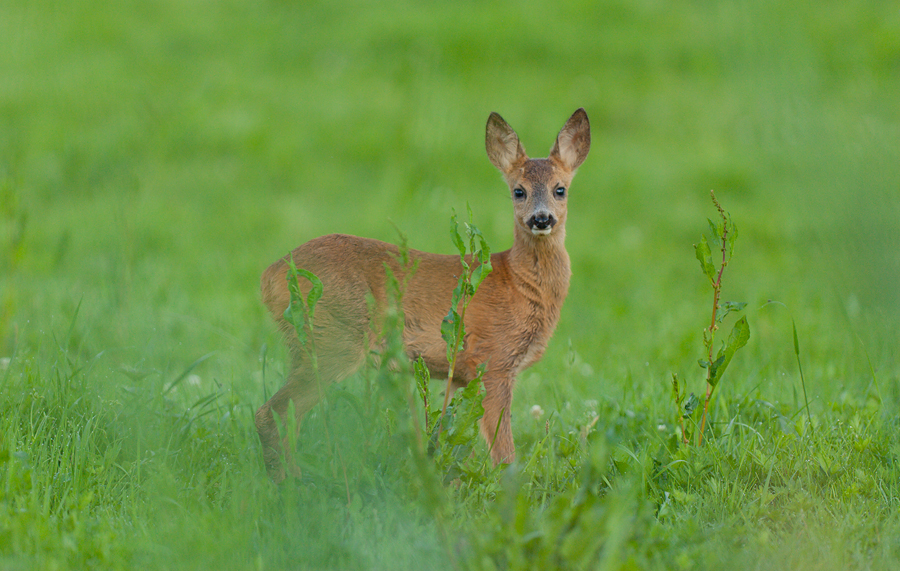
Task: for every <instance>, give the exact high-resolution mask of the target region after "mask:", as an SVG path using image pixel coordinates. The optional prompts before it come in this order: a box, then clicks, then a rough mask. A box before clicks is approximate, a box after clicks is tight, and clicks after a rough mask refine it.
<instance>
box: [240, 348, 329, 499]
mask: <svg viewBox="0 0 900 571" xmlns="http://www.w3.org/2000/svg"><path fill="white" fill-rule="evenodd" d="M319 384H320V382H319V380H317V379H316V374H315V371H313V370H312V369H311V368H310V367H308V366H306V365H305V364H295V366H294V367H293V368H292V370H291V372H290V374H289V375H288V380H287V382H286V383H285V384H284V386H283V387H281V389H280V390H279V391H278V392H277V393H275V394H274V395H273V396H272V398H270V399H269V400H268V401H267V402H266V403H265V404H263V405H262V406H261V407H259V410H257V411H256V419H255V420H256V431H257V433H258V434H259V441H260V443H261V444H262V452H263V461H264V462H265V466H266V471H267V472H268V473H269V477H270V478H271V479H272V480H273V481H274V482H275V483H276V484H277V483H279V482H281V481H282V480H284V478H285V464H286V465H287V468H288V469H289V470H290V471H291V474H292V475H293V476H298V477H299V475H300V474H299V470H298V469H297V468H296V466H295V465H294V463H293V461H292V459H291V451H290V446H289V439H288V436H287V434H289V433H290V432H291V431H293V432H294V439H295V440H296V437H297V434H298V433H299V431H300V421H301V419H302V418H303V416H304V415H305V414H306V413H307V412H309V410H310V409H311V408H312V407H313V406H315V405H316V403H318V402H319V401H320V400H321V399H322V396H323V391H324V389H325V387H324V386H323V387H320V386H319ZM291 403H293V406H294V423H295V424H294V426H292V427H290V426H286V427H285V428H286V434H285V436H284V438H280V437H279V434H278V423H277V421H276V420H275V415H277V416H278V418H280V419H281V421H282V422H283V423H287V422H288V407H289V406H290V405H291ZM282 459H284V464H283V463H282Z"/></svg>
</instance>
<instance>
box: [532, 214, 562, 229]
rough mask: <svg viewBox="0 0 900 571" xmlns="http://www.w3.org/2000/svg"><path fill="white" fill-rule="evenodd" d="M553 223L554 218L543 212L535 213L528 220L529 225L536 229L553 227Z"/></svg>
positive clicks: (554, 222) (554, 221)
mask: <svg viewBox="0 0 900 571" xmlns="http://www.w3.org/2000/svg"><path fill="white" fill-rule="evenodd" d="M554 224H556V218H554V217H553V215H552V214H547V213H544V212H541V213H539V214H535V215H534V216H532V217H531V220H529V226H531V227H532V228H537V229H538V230H546V229H547V228H553V225H554Z"/></svg>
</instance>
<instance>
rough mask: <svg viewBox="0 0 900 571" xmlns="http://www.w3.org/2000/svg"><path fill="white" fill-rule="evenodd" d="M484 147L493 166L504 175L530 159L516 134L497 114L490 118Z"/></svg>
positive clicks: (492, 114)
mask: <svg viewBox="0 0 900 571" xmlns="http://www.w3.org/2000/svg"><path fill="white" fill-rule="evenodd" d="M484 145H485V148H486V149H487V155H488V159H490V161H491V164H493V165H494V166H495V167H497V168H498V169H500V171H501V172H503V173H509V172H510V171H511V170H512V169H513V168H515V167H516V166H518V165H520V164H521V163H523V162H524V161H526V160H527V159H528V156H527V155H526V154H525V149H524V148H522V143H520V142H519V137H518V135H516V132H515V131H513V130H512V127H510V126H509V124H507V122H506V121H504V120H503V117H501V116H500V115H498V114H497V113H491V116H490V117H488V121H487V128H486V129H485V136H484Z"/></svg>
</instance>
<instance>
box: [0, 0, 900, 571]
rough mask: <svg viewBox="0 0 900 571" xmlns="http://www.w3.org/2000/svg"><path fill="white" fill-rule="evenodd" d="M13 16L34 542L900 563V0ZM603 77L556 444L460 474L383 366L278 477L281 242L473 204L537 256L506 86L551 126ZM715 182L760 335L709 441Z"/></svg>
mask: <svg viewBox="0 0 900 571" xmlns="http://www.w3.org/2000/svg"><path fill="white" fill-rule="evenodd" d="M0 37H2V38H3V41H2V42H0V358H2V359H4V360H3V361H0V568H2V569H31V568H46V569H54V568H56V569H66V568H112V569H115V568H121V569H131V568H160V569H187V568H202V569H209V568H221V569H285V568H302V569H357V568H358V569H377V568H386V569H407V568H434V569H444V568H447V569H452V568H473V569H494V568H496V569H514V568H535V567H536V566H537V567H542V568H566V569H583V568H591V569H595V568H596V569H646V568H666V569H721V568H739V569H769V568H783V569H835V570H837V569H840V570H843V569H890V568H893V567H894V566H895V562H896V560H897V558H898V557H900V521H898V516H897V513H898V507H900V506H898V502H900V467H898V465H897V464H898V459H900V439H898V436H897V435H898V434H900V432H898V430H897V429H898V423H900V365H898V347H900V336H898V334H897V326H896V324H897V322H898V318H900V298H898V295H897V284H898V283H900V254H898V252H900V232H898V226H900V224H898V220H900V192H898V191H900V169H898V167H897V165H898V164H900V107H898V106H897V97H896V94H897V93H900V12H898V10H897V6H896V4H895V3H892V2H877V1H862V0H859V1H856V0H852V1H843V2H830V1H829V2H824V3H823V2H807V1H800V2H793V3H784V2H773V1H768V0H763V1H760V2H738V1H735V2H702V1H693V2H689V1H678V2H674V3H665V4H664V3H658V2H652V1H649V0H640V1H634V2H614V1H613V2H610V1H604V2H601V3H599V4H590V3H587V2H580V3H570V4H567V5H558V4H548V3H539V2H529V3H526V4H524V5H523V4H521V3H512V2H510V3H503V2H500V3H497V2H494V3H474V2H462V3H441V4H434V5H422V4H413V3H402V2H389V3H385V2H381V3H369V2H345V3H329V2H307V3H291V2H275V1H273V2H265V3H235V2H219V3H200V2H166V1H161V2H155V3H150V4H148V3H140V2H117V3H114V2H99V3H98V2H93V3H78V2H74V3H63V4H60V3H54V2H46V1H44V0H36V1H35V0H32V1H28V2H25V1H20V0H12V1H9V2H4V3H2V4H0ZM582 106H583V107H585V108H586V109H587V112H588V114H589V116H590V118H591V123H592V127H593V141H594V142H593V148H592V150H591V154H590V156H589V157H588V159H587V161H586V163H585V164H584V165H583V166H582V167H581V169H580V172H579V174H578V177H577V178H576V180H575V183H574V185H573V188H572V189H571V196H570V200H569V204H570V206H569V208H570V212H569V217H568V240H567V245H568V249H569V252H570V254H571V257H572V265H573V272H574V276H573V281H572V285H571V289H570V293H569V298H568V300H567V302H566V305H565V307H564V310H563V316H562V320H561V322H560V325H559V328H558V330H557V333H556V335H555V336H554V338H553V341H552V342H551V345H550V347H549V348H548V351H547V353H546V355H545V357H544V359H543V360H542V361H541V363H539V364H538V365H536V366H534V367H533V368H532V369H530V370H529V371H526V372H525V373H524V374H523V375H522V377H521V378H520V379H519V383H518V386H517V390H516V394H515V398H514V403H513V406H514V410H513V415H514V423H513V429H514V433H515V436H516V441H517V446H518V451H519V457H520V461H519V463H517V464H516V465H514V466H513V467H511V468H510V469H507V470H503V471H494V470H491V469H490V466H489V463H487V464H486V465H485V464H484V462H480V463H479V462H478V460H483V459H484V457H485V454H486V451H485V450H484V447H483V446H481V447H478V448H477V451H476V455H475V457H474V459H473V462H474V466H475V468H473V469H472V471H471V474H469V475H467V476H466V477H464V478H461V479H459V480H457V481H455V482H452V483H448V484H443V483H440V484H439V485H436V484H435V482H440V480H439V478H438V476H437V475H436V474H435V473H434V472H435V470H434V469H432V468H428V467H427V466H424V467H423V466H422V465H419V464H416V462H415V461H414V458H413V455H411V454H409V453H408V452H406V451H405V450H403V449H401V448H398V446H397V443H396V442H392V441H391V438H388V435H391V434H397V432H396V431H397V430H400V429H401V428H399V427H402V426H403V424H402V422H401V420H402V419H401V420H398V421H397V424H395V425H390V424H383V423H384V422H385V419H386V418H387V417H385V416H384V413H383V412H379V411H378V407H377V406H374V405H373V404H371V403H370V406H371V407H373V408H370V409H367V410H368V411H369V412H368V413H367V414H368V415H369V416H360V414H359V413H358V412H356V410H355V409H354V407H353V406H352V405H351V404H350V403H353V402H355V400H354V399H360V398H363V397H362V395H366V394H367V392H366V391H367V388H366V387H368V386H370V385H369V383H368V382H367V381H366V379H350V380H348V382H346V383H344V384H342V385H341V386H340V387H338V388H337V391H336V392H335V398H331V399H329V402H328V403H326V404H324V405H322V406H320V407H319V408H318V409H317V410H316V411H315V412H314V414H312V415H311V416H310V418H309V419H308V421H307V422H306V423H304V428H303V432H302V433H301V436H300V441H299V443H298V457H299V458H301V459H302V462H303V463H304V469H305V470H306V472H305V473H306V474H307V475H308V476H309V477H308V478H306V479H304V480H303V481H301V482H291V483H288V484H285V485H283V486H281V487H278V488H276V487H274V486H272V485H271V484H270V483H269V482H268V481H267V479H266V477H265V471H264V469H263V467H262V460H261V454H260V450H259V444H258V440H257V438H256V435H255V430H254V427H253V411H254V410H255V409H256V408H257V407H258V406H259V405H260V404H261V403H262V402H263V401H264V400H265V395H266V394H268V395H271V394H272V393H273V391H274V390H277V388H278V386H279V384H280V381H281V378H282V375H283V371H284V357H285V353H284V349H283V348H282V347H281V345H280V341H279V339H278V335H277V333H276V331H275V329H274V327H273V326H272V324H271V322H270V320H269V318H268V317H267V316H266V315H265V312H264V309H263V308H262V306H261V304H260V303H259V298H258V293H257V287H258V286H257V284H258V276H259V274H260V273H261V271H262V270H263V269H264V268H265V267H266V266H267V265H268V264H269V263H270V262H272V261H274V260H275V259H276V258H277V257H278V256H280V255H283V254H284V253H285V252H287V251H288V250H289V249H290V248H292V247H294V246H296V245H297V244H299V243H301V242H303V241H305V240H308V239H311V238H313V237H315V236H318V235H321V234H326V233H330V232H345V233H353V234H358V235H364V236H369V237H374V238H380V239H384V240H389V241H395V239H396V233H395V231H394V229H393V226H392V224H391V222H393V223H395V224H396V225H397V226H398V227H399V228H400V229H402V230H403V232H404V233H406V234H407V235H408V237H409V243H410V246H411V247H414V248H417V249H423V250H430V251H439V252H444V253H450V252H452V251H453V246H452V243H451V242H450V239H449V232H448V230H449V217H450V212H451V209H456V211H457V212H464V211H465V210H464V209H465V207H466V203H469V204H471V205H472V209H473V211H474V213H475V221H476V224H477V225H478V226H479V228H481V230H482V231H483V232H484V234H485V237H486V238H487V240H488V243H489V244H490V245H491V247H492V248H493V249H495V250H500V249H504V248H507V247H508V246H509V245H510V243H511V221H510V212H511V209H510V205H509V202H508V194H507V192H506V191H505V189H504V187H503V184H502V181H501V180H500V177H499V175H498V174H497V173H496V171H495V170H494V169H493V167H491V165H490V163H489V162H488V160H487V158H486V156H485V153H484V148H483V129H484V122H485V120H486V119H487V116H488V114H489V113H490V112H491V111H497V112H499V113H501V114H502V115H503V117H504V118H505V119H506V120H507V121H509V123H510V124H511V125H512V126H513V127H514V128H515V129H516V130H517V132H518V133H519V135H520V137H521V139H522V141H523V143H524V145H525V147H526V149H527V150H528V151H529V152H530V153H531V154H532V155H536V156H539V155H544V154H545V153H546V152H547V151H548V150H549V148H550V145H551V143H552V141H553V136H554V135H555V133H556V132H557V131H558V130H559V128H560V127H561V126H562V124H563V122H564V121H565V119H566V118H567V117H568V116H569V115H570V114H571V113H572V111H574V110H575V109H576V108H578V107H582ZM710 189H714V190H715V191H716V195H717V197H718V198H719V200H720V201H721V202H722V204H723V206H724V207H725V208H726V210H728V211H729V212H730V213H731V215H732V217H733V219H734V221H735V222H736V223H737V225H738V227H739V229H740V238H739V239H738V242H737V248H736V251H735V255H734V259H733V261H732V262H731V264H730V265H729V267H728V271H727V274H726V278H725V284H724V290H723V298H724V299H725V300H739V301H746V302H748V306H747V308H746V309H745V310H744V312H743V313H744V314H745V315H746V316H747V318H748V321H749V324H750V331H751V338H750V343H749V344H748V345H747V347H745V348H744V349H742V350H741V351H740V352H738V353H737V354H736V356H735V358H734V360H733V361H732V363H731V365H730V366H729V369H728V372H727V373H726V374H725V377H724V379H723V380H722V382H721V384H720V386H719V387H718V389H717V392H716V397H715V399H714V401H713V404H712V406H711V410H710V423H711V424H710V427H711V428H710V432H709V434H708V435H707V438H708V440H706V442H705V443H704V445H703V447H702V448H697V447H684V446H682V445H680V444H679V435H678V432H677V429H676V427H677V425H678V420H677V411H676V407H675V404H674V402H673V400H672V398H671V375H672V373H673V372H674V373H678V375H679V376H680V377H681V378H682V379H683V380H684V381H686V382H687V383H689V390H690V391H692V392H695V393H697V394H701V393H702V392H703V391H704V386H703V378H704V371H703V370H702V369H700V368H699V367H698V366H697V360H698V359H700V358H702V357H703V356H704V348H703V344H702V331H703V328H704V327H706V326H707V325H708V320H709V309H710V308H709V305H710V303H711V300H710V299H709V294H708V291H707V290H708V286H707V285H706V278H705V277H704V276H703V274H702V273H701V271H700V269H699V267H698V264H697V261H696V260H695V258H694V252H693V248H692V244H694V243H696V242H697V241H698V240H699V238H700V234H701V233H702V232H703V231H705V230H706V227H707V224H706V220H705V218H707V217H714V216H715V211H714V209H713V208H712V206H711V205H710V204H709V202H708V193H709V190H710ZM769 300H775V301H777V302H779V303H767V302H768V301H769ZM730 319H731V318H729V323H728V324H726V326H727V327H729V328H730ZM792 321H793V322H796V326H797V333H798V339H799V347H800V359H801V363H802V368H803V375H804V379H805V383H806V389H807V392H808V395H809V400H810V407H809V416H807V410H806V409H805V408H804V397H803V392H802V387H801V385H800V376H799V371H798V367H797V358H796V356H795V354H794V345H793V332H792ZM207 355H208V357H207V358H206V359H205V360H203V361H201V362H199V363H197V364H196V366H194V367H193V368H191V366H192V364H194V363H195V362H197V361H198V360H199V359H200V358H201V357H204V356H207ZM5 359H8V361H7V360H5ZM189 369H190V370H189ZM367 378H369V379H370V378H371V374H370V377H367ZM178 379H181V380H180V382H178V384H177V385H175V386H174V388H171V386H170V385H171V383H173V382H174V381H176V380H178ZM434 385H435V386H434V387H433V389H434V391H435V392H436V393H437V392H439V391H440V389H441V387H440V386H439V385H440V383H439V382H435V383H434ZM377 402H379V401H375V403H376V404H377ZM534 405H539V406H540V407H542V409H543V410H544V415H543V416H542V417H541V418H539V419H536V418H533V417H532V416H531V414H530V410H531V408H532V406H534ZM326 413H327V415H328V417H329V418H330V421H329V422H330V423H331V426H332V427H333V430H334V442H331V443H330V444H329V443H328V442H325V441H324V439H323V437H322V434H321V433H322V430H321V427H322V425H321V423H322V419H323V416H324V415H325V414H326ZM379 414H380V415H381V416H379ZM595 418H596V419H597V420H596V422H594V419H595ZM809 418H811V420H812V422H811V424H810V421H809ZM365 419H368V421H369V424H365V423H363V422H362V420H365ZM379 423H382V424H379ZM391 431H394V432H391ZM336 448H337V449H340V450H341V453H342V455H343V457H344V460H343V462H344V466H343V467H344V468H346V469H347V470H348V474H349V475H348V479H347V481H346V482H345V480H344V478H343V476H342V474H341V460H340V459H339V458H338V456H337V455H336V454H335V449H336ZM348 492H349V496H350V499H349V502H348Z"/></svg>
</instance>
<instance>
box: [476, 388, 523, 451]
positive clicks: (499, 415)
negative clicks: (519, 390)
mask: <svg viewBox="0 0 900 571" xmlns="http://www.w3.org/2000/svg"><path fill="white" fill-rule="evenodd" d="M513 383H514V380H513V379H512V378H511V377H493V378H485V380H484V392H485V394H484V400H483V401H482V405H483V406H484V416H483V417H482V419H481V434H482V435H484V438H485V440H486V441H487V445H488V448H489V449H490V451H491V460H493V461H494V465H495V466H496V465H497V464H500V463H503V464H510V463H512V462H513V461H514V460H515V459H516V445H515V443H514V442H513V435H512V423H511V419H510V405H511V404H512V387H513Z"/></svg>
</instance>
